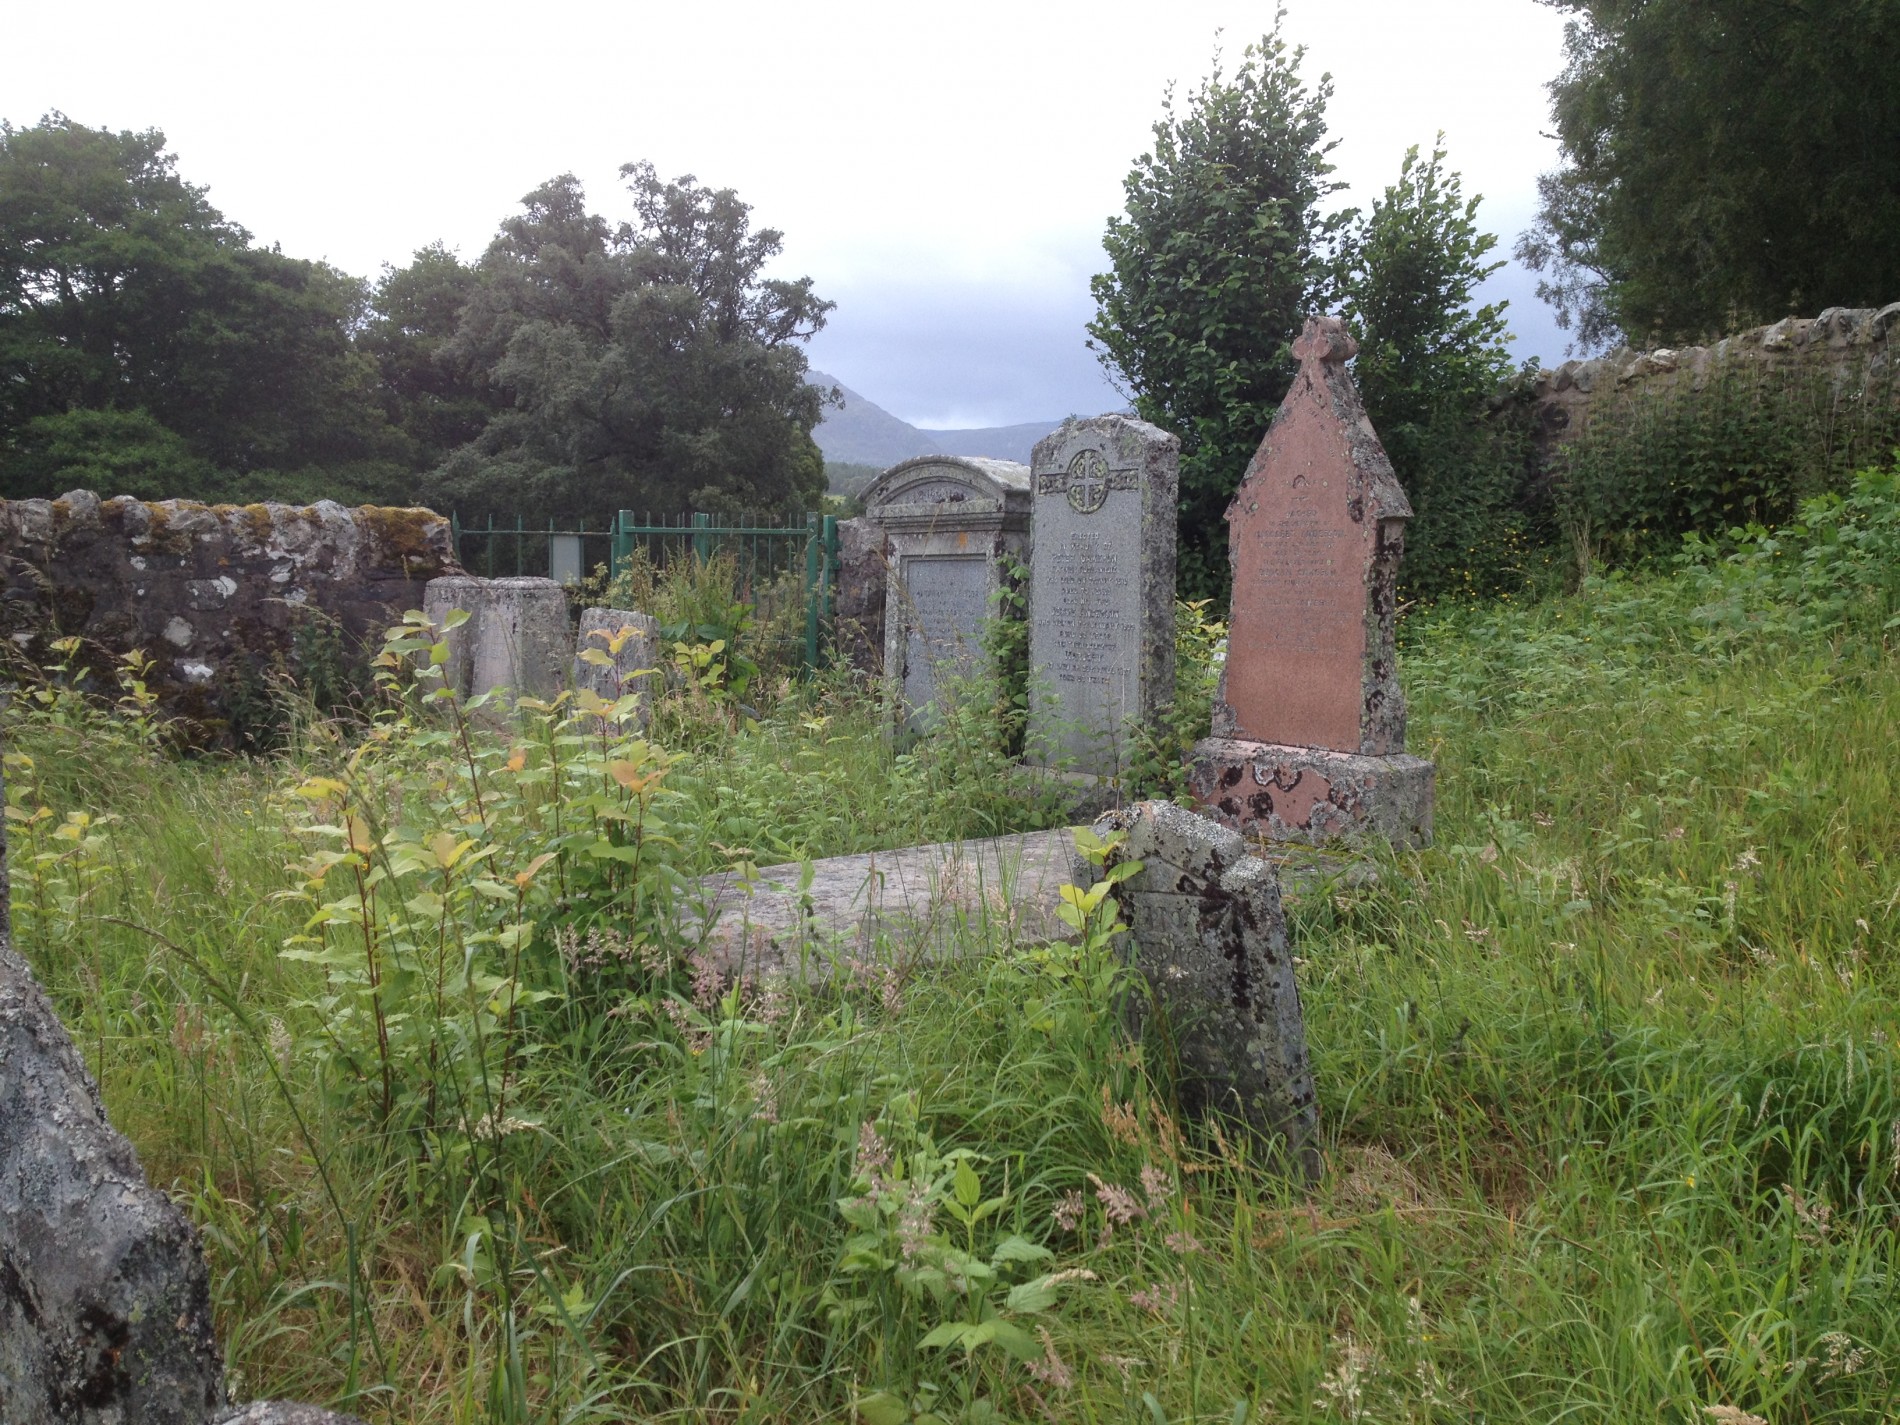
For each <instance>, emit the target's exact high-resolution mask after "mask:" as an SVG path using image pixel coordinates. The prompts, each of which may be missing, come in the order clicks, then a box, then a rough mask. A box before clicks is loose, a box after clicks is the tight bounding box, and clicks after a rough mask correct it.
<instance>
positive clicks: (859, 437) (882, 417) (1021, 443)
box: [805, 371, 1062, 470]
mask: <svg viewBox="0 0 1900 1425" xmlns="http://www.w3.org/2000/svg"><path fill="white" fill-rule="evenodd" d="M805 379H806V380H808V381H810V382H811V383H812V384H813V385H814V386H836V387H837V388H838V389H839V390H840V391H842V392H844V409H843V410H838V409H836V408H835V407H834V408H829V409H827V410H826V411H825V418H824V419H823V420H822V421H820V422H819V424H818V429H817V430H815V431H813V432H812V436H813V438H814V439H815V440H817V442H818V448H819V449H820V450H822V451H824V453H825V463H826V464H827V465H870V466H875V467H876V468H877V469H879V470H882V469H884V468H886V467H887V466H891V465H895V464H897V462H898V461H900V460H908V459H910V458H911V456H913V455H982V456H987V457H988V458H990V459H991V460H1019V461H1021V462H1022V463H1023V464H1025V465H1027V464H1028V463H1029V452H1030V450H1031V449H1032V448H1033V447H1034V446H1035V444H1036V442H1037V441H1039V440H1041V439H1042V438H1043V437H1044V436H1045V435H1047V434H1049V432H1050V431H1052V430H1054V429H1055V428H1056V427H1057V426H1059V425H1061V424H1062V421H1061V420H1060V418H1058V419H1056V420H1049V421H1030V422H1028V423H1026V424H1024V425H1019V426H986V427H984V428H982V429H979V430H931V429H923V428H920V427H917V426H914V425H912V424H911V423H910V422H909V421H902V420H899V419H898V418H897V417H896V416H894V415H892V414H891V413H890V412H889V411H887V410H884V409H883V408H882V407H880V406H879V405H878V404H877V403H876V402H874V401H870V400H867V399H866V398H865V397H863V396H860V395H859V394H858V393H857V392H856V391H853V390H852V389H851V388H850V387H849V386H847V385H845V384H844V382H842V381H840V380H838V379H837V378H836V377H832V376H827V375H825V373H824V372H822V371H813V372H810V373H808V374H807V375H806V378H805Z"/></svg>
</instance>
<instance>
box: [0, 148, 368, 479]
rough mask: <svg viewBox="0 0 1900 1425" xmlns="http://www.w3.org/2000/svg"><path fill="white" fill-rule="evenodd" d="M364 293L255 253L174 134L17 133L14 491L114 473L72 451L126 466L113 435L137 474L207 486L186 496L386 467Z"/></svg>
mask: <svg viewBox="0 0 1900 1425" xmlns="http://www.w3.org/2000/svg"><path fill="white" fill-rule="evenodd" d="M364 295H365V294H364V291H363V287H362V284H361V283H360V282H358V281H357V280H356V279H354V278H351V277H349V276H347V275H345V274H343V273H341V272H338V271H336V270H335V269H333V268H330V267H328V266H325V265H324V264H322V263H315V262H305V261H300V260H297V259H294V258H288V257H285V256H284V255H283V254H281V253H280V252H277V251H275V250H274V249H264V248H259V247H255V246H253V245H252V243H251V238H250V234H248V233H247V232H245V230H244V229H243V228H241V227H239V226H237V225H236V224H235V223H231V222H229V221H228V220H226V219H225V218H224V216H223V215H222V214H221V213H219V212H218V210H217V209H216V208H214V207H212V205H211V204H210V202H209V201H208V200H207V198H206V196H205V190H204V189H202V188H199V187H195V186H193V185H191V184H189V183H186V182H184V181H183V180H182V179H181V178H180V177H179V176H178V173H177V167H176V162H175V160H174V159H173V157H172V156H171V155H169V154H167V153H166V152H165V138H164V135H163V134H161V133H159V132H158V131H157V130H148V131H146V132H144V133H131V132H123V133H117V134H115V133H111V132H109V131H107V130H104V129H88V128H86V127H84V126H82V125H79V124H76V123H73V122H72V121H71V120H69V119H67V118H66V117H65V116H64V115H61V114H52V115H49V116H48V117H46V118H45V119H43V120H41V122H40V123H39V124H37V125H35V126H34V127H32V128H26V129H18V128H14V127H12V126H11V125H7V124H0V492H4V493H11V494H45V493H49V492H50V493H57V490H51V491H49V490H48V489H45V488H40V487H39V486H40V483H41V482H44V481H51V482H53V483H54V484H60V487H61V488H65V485H64V484H61V482H62V481H63V482H67V483H77V477H76V476H74V475H69V474H62V473H61V472H62V471H64V470H66V469H68V468H74V469H79V468H84V469H90V470H92V471H93V472H94V473H98V472H100V471H104V470H109V469H111V468H113V460H114V459H116V457H112V458H107V459H106V461H105V464H104V465H100V464H99V463H98V462H97V461H96V460H94V461H92V462H91V463H90V464H88V463H87V462H86V461H81V462H80V465H79V466H77V467H69V466H67V465H65V464H62V463H60V462H61V459H62V457H61V456H60V455H59V452H61V451H66V452H69V453H71V452H74V451H76V450H77V449H78V448H79V446H84V447H85V448H87V449H89V450H92V451H93V452H94V455H101V453H102V452H103V453H104V454H105V455H106V456H110V452H109V450H108V449H107V448H108V447H110V446H111V445H112V444H113V443H114V437H113V436H112V432H114V431H118V432H119V433H120V434H121V435H123V436H124V437H125V439H126V440H127V441H129V442H130V445H131V446H132V447H135V449H132V450H130V451H128V453H127V454H126V456H125V459H124V460H123V461H121V462H120V464H122V465H124V466H126V467H127V468H128V469H131V468H136V469H143V470H145V471H147V472H148V473H150V472H153V471H163V472H169V475H170V477H172V478H178V479H180V480H183V481H185V482H186V483H187V484H188V485H189V486H190V488H186V489H177V490H172V491H170V492H169V493H173V494H200V493H230V492H232V490H234V489H242V488H243V487H245V486H246V484H247V478H246V477H247V476H249V475H251V474H253V473H256V472H263V471H284V470H291V469H297V468H300V467H304V466H311V465H315V466H326V465H343V464H348V463H350V462H365V461H375V460H377V459H379V458H381V457H383V456H385V455H387V454H388V453H389V444H388V431H387V428H386V426H385V424H384V422H383V420H382V418H381V416H380V414H379V413H378V411H377V410H376V407H375V404H374V402H373V401H372V400H370V399H369V396H370V393H371V391H372V389H373V386H374V382H375V371H374V368H373V367H372V366H371V364H370V363H369V362H368V361H367V360H366V359H365V358H364V357H363V356H362V355H361V354H359V353H358V352H357V351H355V349H354V348H353V346H352V343H351V332H352V329H353V327H354V326H355V324H356V323H357V322H358V321H359V320H360V319H361V317H362V315H363V303H364ZM89 413H90V414H89ZM75 442H77V443H78V444H77V445H75ZM102 442H103V444H102ZM89 459H90V457H89ZM213 471H216V472H221V473H219V474H218V475H217V476H216V478H215V480H213V477H212V475H211V474H210V473H209V472H213ZM203 481H212V482H213V483H214V484H216V483H219V482H222V485H223V486H224V487H226V488H219V489H215V490H214V489H206V488H202V487H201V486H200V484H199V482H203ZM107 488H108V490H110V489H111V488H112V487H111V486H107Z"/></svg>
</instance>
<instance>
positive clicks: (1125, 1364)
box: [1096, 1353, 1148, 1388]
mask: <svg viewBox="0 0 1900 1425" xmlns="http://www.w3.org/2000/svg"><path fill="white" fill-rule="evenodd" d="M1096 1359H1097V1360H1098V1361H1100V1362H1101V1363H1102V1364H1103V1365H1105V1366H1108V1367H1110V1368H1111V1369H1113V1370H1116V1371H1119V1372H1120V1373H1121V1378H1122V1385H1123V1387H1124V1388H1126V1386H1127V1385H1128V1377H1129V1376H1130V1374H1132V1373H1133V1372H1135V1371H1138V1370H1140V1369H1141V1368H1142V1367H1143V1366H1145V1365H1147V1364H1148V1363H1147V1362H1146V1361H1144V1360H1142V1358H1141V1357H1140V1356H1112V1355H1108V1354H1107V1353H1104V1354H1102V1355H1100V1356H1097V1357H1096Z"/></svg>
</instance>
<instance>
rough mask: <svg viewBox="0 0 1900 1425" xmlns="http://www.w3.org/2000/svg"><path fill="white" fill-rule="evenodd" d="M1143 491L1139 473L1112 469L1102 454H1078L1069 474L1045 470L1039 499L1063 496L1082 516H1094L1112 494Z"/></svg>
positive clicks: (1039, 481)
mask: <svg viewBox="0 0 1900 1425" xmlns="http://www.w3.org/2000/svg"><path fill="white" fill-rule="evenodd" d="M1139 488H1140V482H1139V479H1138V477H1137V474H1136V472H1135V471H1134V470H1133V469H1132V468H1131V469H1125V470H1115V469H1111V468H1110V467H1109V463H1108V457H1107V456H1105V455H1103V454H1102V452H1101V451H1099V450H1078V451H1077V452H1076V453H1075V456H1074V458H1073V459H1071V460H1070V461H1069V465H1068V468H1067V469H1066V470H1045V471H1043V472H1042V473H1041V474H1039V475H1037V476H1036V493H1037V494H1038V495H1062V496H1065V497H1066V498H1067V499H1068V502H1069V508H1070V509H1072V510H1074V511H1075V512H1076V513H1077V514H1079V515H1092V514H1094V513H1095V512H1096V511H1097V510H1099V509H1101V507H1102V506H1103V505H1104V504H1105V503H1106V502H1107V500H1108V493H1109V491H1111V490H1134V489H1139Z"/></svg>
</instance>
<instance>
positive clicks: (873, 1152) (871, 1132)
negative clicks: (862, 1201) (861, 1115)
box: [852, 1118, 891, 1182]
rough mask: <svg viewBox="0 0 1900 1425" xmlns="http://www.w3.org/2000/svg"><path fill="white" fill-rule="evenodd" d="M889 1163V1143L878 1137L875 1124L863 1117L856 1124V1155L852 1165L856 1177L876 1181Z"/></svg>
mask: <svg viewBox="0 0 1900 1425" xmlns="http://www.w3.org/2000/svg"><path fill="white" fill-rule="evenodd" d="M890 1165H891V1149H890V1145H889V1144H888V1143H886V1142H885V1141H884V1140H883V1139H882V1138H880V1137H878V1134H877V1125H876V1124H875V1123H873V1122H872V1121H871V1120H870V1119H868V1118H867V1119H865V1120H864V1122H863V1123H862V1124H860V1125H859V1126H858V1157H857V1162H856V1163H855V1164H854V1165H853V1169H852V1170H853V1172H855V1173H856V1175H857V1176H858V1177H861V1178H864V1179H866V1180H868V1181H870V1182H876V1181H878V1180H879V1179H880V1178H881V1177H883V1175H884V1170H885V1169H886V1168H888V1167H889V1166H890Z"/></svg>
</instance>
